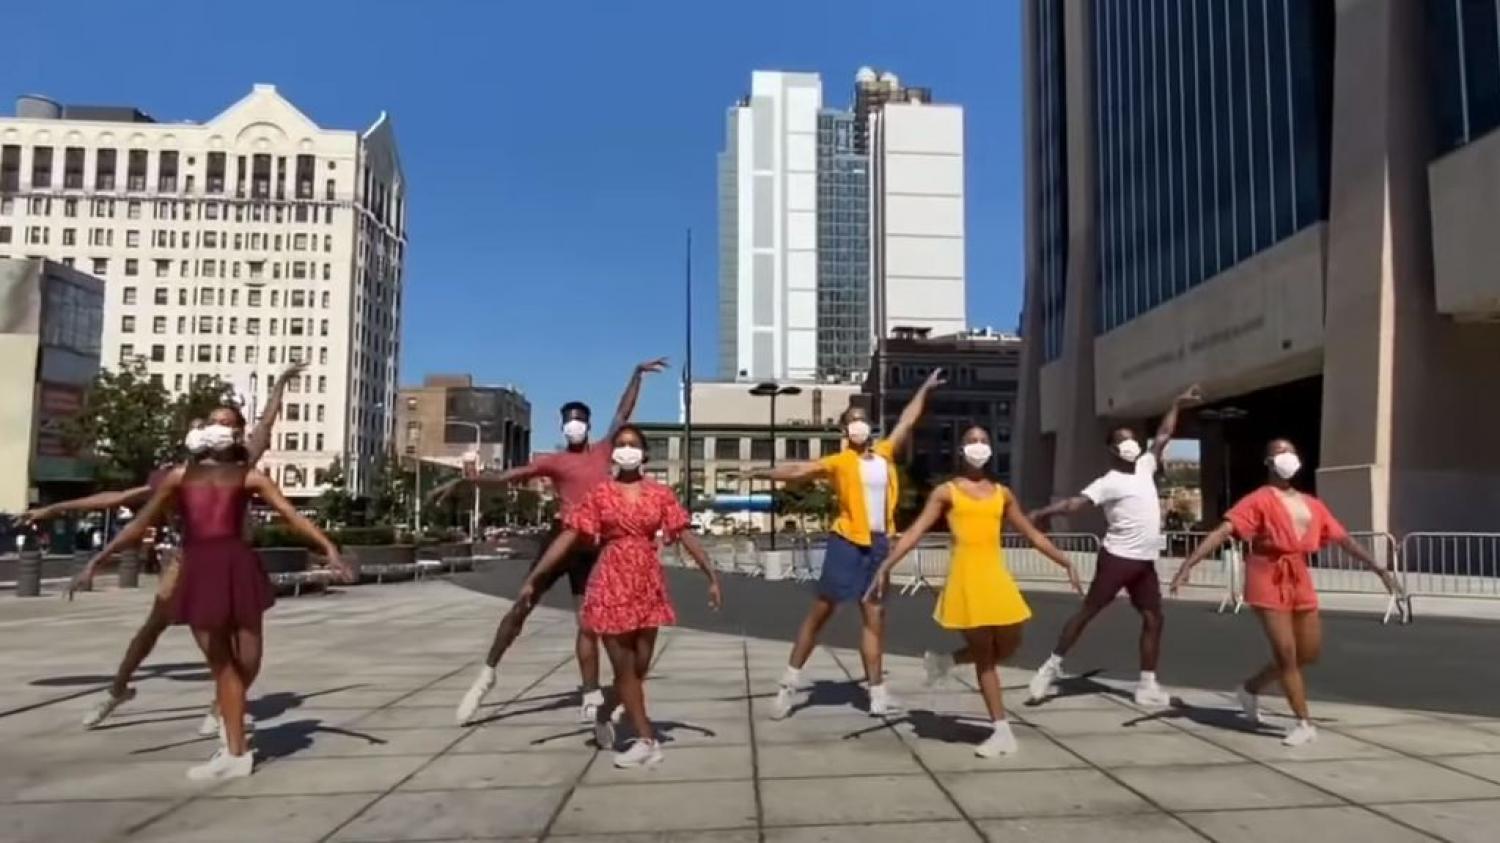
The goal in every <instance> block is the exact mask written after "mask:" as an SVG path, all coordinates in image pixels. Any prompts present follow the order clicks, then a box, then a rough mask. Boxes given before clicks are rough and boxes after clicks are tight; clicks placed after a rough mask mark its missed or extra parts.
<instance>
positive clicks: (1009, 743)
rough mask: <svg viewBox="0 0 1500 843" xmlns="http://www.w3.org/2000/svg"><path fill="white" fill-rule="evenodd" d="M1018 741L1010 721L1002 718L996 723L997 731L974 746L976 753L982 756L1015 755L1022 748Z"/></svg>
mask: <svg viewBox="0 0 1500 843" xmlns="http://www.w3.org/2000/svg"><path fill="white" fill-rule="evenodd" d="M1020 748H1021V747H1020V745H1019V744H1017V743H1016V735H1015V733H1014V732H1012V731H1011V730H1010V721H1008V720H1002V721H1000V722H999V723H996V724H995V731H993V732H991V733H990V736H989V737H988V738H986V739H985V741H984V743H982V744H979V745H978V746H976V747H974V754H975V755H977V756H979V757H980V758H999V757H1000V756H1002V755H1014V754H1015V752H1016V750H1018V749H1020Z"/></svg>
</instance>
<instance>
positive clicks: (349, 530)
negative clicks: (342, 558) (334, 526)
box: [328, 527, 396, 547]
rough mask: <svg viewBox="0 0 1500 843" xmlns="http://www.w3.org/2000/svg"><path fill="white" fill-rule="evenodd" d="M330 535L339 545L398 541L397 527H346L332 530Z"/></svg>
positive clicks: (380, 543) (383, 543)
mask: <svg viewBox="0 0 1500 843" xmlns="http://www.w3.org/2000/svg"><path fill="white" fill-rule="evenodd" d="M328 537H329V538H330V539H333V543H334V544H336V545H338V546H339V547H374V546H377V545H392V544H395V543H396V528H395V527H345V528H343V529H342V530H331V531H329V533H328Z"/></svg>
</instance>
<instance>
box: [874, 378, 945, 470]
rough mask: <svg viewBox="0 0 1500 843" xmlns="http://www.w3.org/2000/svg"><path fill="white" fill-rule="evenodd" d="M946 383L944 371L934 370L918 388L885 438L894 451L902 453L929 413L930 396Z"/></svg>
mask: <svg viewBox="0 0 1500 843" xmlns="http://www.w3.org/2000/svg"><path fill="white" fill-rule="evenodd" d="M945 383H947V381H945V380H943V370H942V369H933V370H932V374H930V375H928V376H927V380H925V381H923V382H922V385H921V386H920V387H918V388H917V394H916V395H913V396H912V397H911V400H910V401H908V402H907V404H906V407H905V408H904V409H902V410H901V417H900V418H898V419H897V420H896V426H895V427H894V428H892V429H891V434H890V435H889V436H887V437H886V438H885V441H886V442H888V443H890V446H891V450H892V451H900V450H901V446H902V445H904V444H906V440H907V438H908V437H910V436H911V432H912V429H913V428H915V427H916V426H917V422H918V421H919V420H921V418H922V414H923V413H925V412H927V396H928V394H929V393H931V392H932V391H933V390H934V389H937V388H938V387H940V386H942V385H943V384H945Z"/></svg>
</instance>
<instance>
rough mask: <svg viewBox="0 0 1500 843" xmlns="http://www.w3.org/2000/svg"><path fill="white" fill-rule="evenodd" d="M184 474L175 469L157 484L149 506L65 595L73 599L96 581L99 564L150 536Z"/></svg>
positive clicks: (95, 556)
mask: <svg viewBox="0 0 1500 843" xmlns="http://www.w3.org/2000/svg"><path fill="white" fill-rule="evenodd" d="M182 474H183V470H182V469H181V468H177V469H173V470H172V471H171V472H170V473H169V474H168V475H167V476H166V478H165V479H163V480H162V482H161V483H160V484H159V485H158V486H157V487H156V492H155V493H154V494H152V495H151V498H150V499H149V500H147V501H146V505H145V506H144V507H143V508H142V509H141V511H140V512H139V513H137V514H136V516H135V517H134V518H132V519H131V520H130V523H129V524H126V525H125V529H123V530H121V531H120V532H119V533H118V534H116V536H115V537H114V538H113V539H111V540H110V542H109V544H106V545H105V546H104V548H103V549H102V550H100V551H99V552H98V553H96V554H94V558H92V559H90V560H89V563H88V564H87V565H85V566H84V567H83V570H82V571H79V572H78V575H77V576H75V577H74V578H73V581H72V583H70V584H69V585H68V590H67V591H66V592H64V596H66V597H67V598H68V599H69V600H72V599H73V592H75V591H77V590H78V589H79V588H80V587H82V586H84V585H85V584H87V583H90V582H92V581H93V579H94V573H95V572H96V571H98V570H99V566H101V565H103V564H104V563H105V562H106V561H108V560H109V558H110V557H111V556H113V555H114V554H116V553H119V552H120V551H122V550H124V549H125V548H127V547H130V546H132V545H134V544H136V543H137V542H139V541H140V540H141V539H143V538H145V537H146V530H148V529H149V528H150V527H151V525H152V524H155V523H156V521H157V520H158V519H159V518H161V516H162V514H163V513H164V512H165V511H166V508H167V506H169V505H170V504H171V503H172V501H173V500H174V499H175V498H176V497H177V487H178V485H180V484H181V483H182Z"/></svg>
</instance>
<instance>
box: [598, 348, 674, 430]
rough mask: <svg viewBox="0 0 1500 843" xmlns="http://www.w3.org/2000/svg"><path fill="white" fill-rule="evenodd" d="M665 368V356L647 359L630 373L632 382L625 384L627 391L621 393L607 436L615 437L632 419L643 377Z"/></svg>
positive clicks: (639, 395)
mask: <svg viewBox="0 0 1500 843" xmlns="http://www.w3.org/2000/svg"><path fill="white" fill-rule="evenodd" d="M665 368H667V358H665V357H658V358H656V359H655V360H647V361H646V362H644V363H639V364H637V365H636V367H635V371H634V372H631V373H630V382H629V383H627V384H625V392H624V393H623V394H621V395H620V405H619V406H618V407H616V408H615V417H614V418H613V419H611V420H610V422H609V433H608V434H607V435H606V437H605V438H607V439H613V438H615V434H616V433H618V432H619V431H620V428H622V427H624V426H625V423H626V422H628V421H630V417H631V416H633V415H635V402H636V400H637V399H639V398H640V397H641V379H642V378H644V377H645V376H646V375H648V374H651V373H655V372H660V371H662V370H663V369H665Z"/></svg>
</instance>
